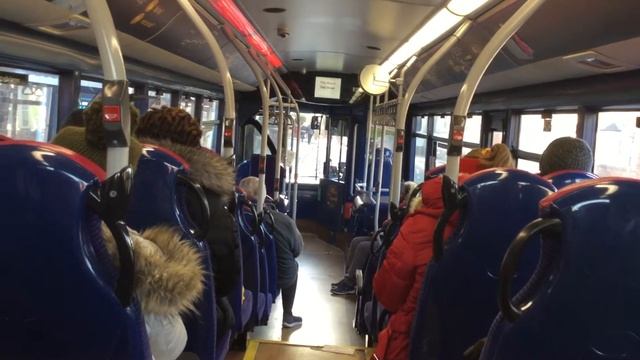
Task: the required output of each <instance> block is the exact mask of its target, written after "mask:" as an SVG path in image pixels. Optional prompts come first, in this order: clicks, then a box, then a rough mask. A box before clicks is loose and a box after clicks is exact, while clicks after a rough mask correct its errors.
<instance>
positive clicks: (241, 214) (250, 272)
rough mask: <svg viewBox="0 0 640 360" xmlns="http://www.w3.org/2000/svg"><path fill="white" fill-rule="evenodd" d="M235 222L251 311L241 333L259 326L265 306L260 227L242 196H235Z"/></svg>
mask: <svg viewBox="0 0 640 360" xmlns="http://www.w3.org/2000/svg"><path fill="white" fill-rule="evenodd" d="M236 220H237V221H238V225H239V226H238V227H239V232H240V240H241V246H242V278H243V284H244V289H245V297H246V293H247V292H251V298H252V304H253V309H252V312H251V316H250V318H249V321H248V323H247V325H246V327H244V329H243V331H248V330H251V329H253V327H254V326H256V325H259V324H260V319H261V318H262V314H263V313H264V308H265V304H266V298H265V294H264V293H262V292H261V291H260V251H259V244H258V242H259V239H258V232H259V230H260V225H259V223H258V216H257V213H256V210H255V207H254V206H253V204H251V202H250V201H249V200H247V198H246V196H245V195H244V194H237V195H236Z"/></svg>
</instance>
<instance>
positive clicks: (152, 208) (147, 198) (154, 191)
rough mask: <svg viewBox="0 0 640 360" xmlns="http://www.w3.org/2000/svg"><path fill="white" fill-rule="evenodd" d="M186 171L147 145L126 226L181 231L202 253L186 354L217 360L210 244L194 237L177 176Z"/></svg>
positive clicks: (186, 319)
mask: <svg viewBox="0 0 640 360" xmlns="http://www.w3.org/2000/svg"><path fill="white" fill-rule="evenodd" d="M186 172H187V169H185V164H183V163H182V162H181V161H180V160H178V158H177V157H175V156H174V155H172V153H170V152H169V151H168V150H164V149H160V148H157V147H151V146H145V147H144V148H143V150H142V154H141V156H140V159H139V160H138V167H137V169H136V175H135V177H134V181H133V187H132V193H131V202H130V204H129V211H128V214H127V223H128V224H129V226H131V227H132V228H133V229H136V230H144V229H146V228H149V227H152V226H156V225H168V226H172V227H175V228H176V229H180V231H181V233H182V237H183V238H184V239H186V240H187V241H188V242H189V243H190V244H191V245H193V246H194V247H195V248H196V249H197V250H198V252H199V253H200V256H201V259H202V268H203V269H204V271H205V282H204V285H205V287H204V291H203V295H202V297H201V298H200V299H199V300H198V302H197V303H196V304H195V309H196V313H192V314H189V315H186V316H184V319H183V320H184V322H185V327H186V328H187V335H188V342H187V346H186V348H185V351H189V352H193V353H196V354H197V355H198V356H199V358H200V359H201V360H214V359H215V346H216V302H215V287H214V283H213V267H212V263H211V258H210V253H209V247H208V244H207V243H206V242H205V241H203V240H201V239H198V238H196V237H194V236H193V234H192V228H193V226H192V224H191V223H190V221H189V220H188V217H187V210H186V208H185V207H186V205H185V189H184V188H182V187H181V186H180V185H179V184H178V176H179V175H186Z"/></svg>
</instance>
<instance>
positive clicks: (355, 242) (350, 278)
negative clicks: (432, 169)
mask: <svg viewBox="0 0 640 360" xmlns="http://www.w3.org/2000/svg"><path fill="white" fill-rule="evenodd" d="M416 186H417V184H416V183H414V182H413V181H405V183H404V184H403V186H402V196H401V198H400V199H401V202H400V208H405V207H407V205H408V204H407V203H408V201H409V196H410V195H411V192H412V191H413V189H415V187H416ZM372 240H373V239H372V238H371V236H358V237H355V238H353V239H352V240H351V243H350V244H349V250H348V251H347V258H346V263H345V274H344V278H342V280H340V281H339V282H337V283H333V284H331V294H333V295H351V294H355V293H356V271H357V270H359V269H360V270H361V269H364V267H365V265H366V264H367V260H368V259H369V254H370V252H371V241H372Z"/></svg>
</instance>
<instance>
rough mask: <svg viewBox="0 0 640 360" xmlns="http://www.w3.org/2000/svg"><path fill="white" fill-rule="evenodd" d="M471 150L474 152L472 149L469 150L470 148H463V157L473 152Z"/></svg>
mask: <svg viewBox="0 0 640 360" xmlns="http://www.w3.org/2000/svg"><path fill="white" fill-rule="evenodd" d="M471 150H473V149H472V148H468V147H464V146H463V147H462V156H465V155H467V154H468V153H470V152H471Z"/></svg>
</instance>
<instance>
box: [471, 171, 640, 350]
mask: <svg viewBox="0 0 640 360" xmlns="http://www.w3.org/2000/svg"><path fill="white" fill-rule="evenodd" d="M540 207H541V210H540V214H541V219H538V220H536V221H535V222H532V223H531V224H529V225H528V226H527V227H526V228H525V229H523V230H522V232H521V233H520V234H519V235H518V237H517V238H516V239H515V240H514V242H513V243H512V245H511V247H510V248H509V252H508V253H507V254H506V255H505V259H504V262H503V267H502V272H501V275H500V282H501V294H500V304H501V314H500V315H499V316H498V317H497V318H496V320H495V322H494V325H493V327H492V330H491V332H490V333H489V337H488V341H487V345H486V346H485V349H484V351H483V354H482V358H484V359H638V358H640V339H639V338H638V337H637V335H636V334H640V310H639V309H638V306H637V304H638V303H639V302H640V292H639V291H638V280H637V279H638V278H639V277H640V262H638V254H639V253H640V241H638V240H639V239H640V181H639V180H636V179H622V178H602V179H596V180H591V181H585V182H582V183H580V184H578V185H574V186H570V187H567V188H565V189H563V190H561V191H559V192H557V193H555V194H553V195H552V196H549V197H547V198H546V199H544V200H543V201H542V202H541V203H540ZM538 232H541V233H542V239H543V249H544V250H545V251H543V252H542V254H541V259H540V265H539V266H538V267H537V269H536V272H535V274H534V275H533V276H532V277H531V279H530V280H529V282H528V283H527V287H526V288H525V289H523V290H522V291H521V292H520V293H518V295H517V296H516V297H515V298H514V299H513V300H511V296H510V294H509V292H508V291H506V290H507V289H508V287H509V282H508V281H506V280H508V279H507V276H508V275H509V274H510V273H511V267H513V263H515V262H517V261H518V257H519V256H518V254H517V251H518V249H519V248H521V247H522V246H525V245H526V244H527V243H528V242H530V240H529V239H530V238H531V235H535V234H536V233H538Z"/></svg>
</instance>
